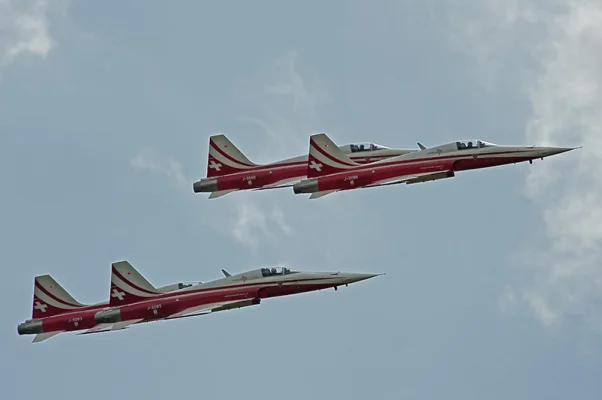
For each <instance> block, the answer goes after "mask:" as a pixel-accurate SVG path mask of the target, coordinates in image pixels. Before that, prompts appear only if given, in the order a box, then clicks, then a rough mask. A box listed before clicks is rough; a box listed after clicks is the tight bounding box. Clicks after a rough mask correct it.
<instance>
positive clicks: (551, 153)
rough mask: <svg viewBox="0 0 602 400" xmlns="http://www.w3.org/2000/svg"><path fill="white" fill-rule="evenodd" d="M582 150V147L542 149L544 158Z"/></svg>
mask: <svg viewBox="0 0 602 400" xmlns="http://www.w3.org/2000/svg"><path fill="white" fill-rule="evenodd" d="M575 149H580V147H544V148H543V149H541V150H542V151H541V152H542V157H549V156H555V155H556V154H561V153H566V152H567V151H571V150H575Z"/></svg>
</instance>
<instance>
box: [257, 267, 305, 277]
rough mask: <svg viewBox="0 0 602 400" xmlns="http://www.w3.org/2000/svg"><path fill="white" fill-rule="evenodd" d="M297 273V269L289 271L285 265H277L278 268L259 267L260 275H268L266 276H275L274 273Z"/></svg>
mask: <svg viewBox="0 0 602 400" xmlns="http://www.w3.org/2000/svg"><path fill="white" fill-rule="evenodd" d="M295 273H297V271H291V270H290V269H288V268H285V267H281V268H280V267H279V268H262V269H261V275H263V277H264V278H265V277H268V276H276V275H288V274H295Z"/></svg>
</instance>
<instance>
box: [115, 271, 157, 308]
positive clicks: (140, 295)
mask: <svg viewBox="0 0 602 400" xmlns="http://www.w3.org/2000/svg"><path fill="white" fill-rule="evenodd" d="M161 293H162V292H160V291H159V290H158V289H157V288H155V287H154V286H153V285H151V284H150V282H149V281H147V280H146V279H145V278H144V277H143V276H142V275H141V274H140V273H139V272H138V271H137V270H136V269H135V268H134V267H133V266H132V264H130V263H129V262H127V261H119V262H116V263H113V265H112V266H111V293H110V296H109V305H110V306H111V307H115V306H123V305H126V304H131V303H136V302H138V301H142V300H146V299H148V298H149V297H153V296H157V295H159V294H161Z"/></svg>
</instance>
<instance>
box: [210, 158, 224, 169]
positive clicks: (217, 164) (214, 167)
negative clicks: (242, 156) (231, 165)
mask: <svg viewBox="0 0 602 400" xmlns="http://www.w3.org/2000/svg"><path fill="white" fill-rule="evenodd" d="M209 168H213V169H214V170H216V171H218V172H219V171H221V169H222V164H220V163H216V162H215V161H214V160H211V162H210V163H209Z"/></svg>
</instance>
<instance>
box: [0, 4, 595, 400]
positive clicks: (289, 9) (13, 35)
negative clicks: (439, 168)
mask: <svg viewBox="0 0 602 400" xmlns="http://www.w3.org/2000/svg"><path fill="white" fill-rule="evenodd" d="M601 85H602V2H600V1H599V0H583V1H576V0H570V1H569V0H531V1H529V0H525V1H511V0H508V1H501V0H500V1H496V0H485V1H478V2H477V1H468V0H449V1H435V0H430V1H386V0H382V1H371V2H364V1H356V0H354V1H342V0H341V1H335V0H333V1H329V2H322V1H305V2H282V1H276V0H273V1H255V2H244V1H239V2H234V1H232V2H222V3H220V4H217V3H214V4H212V5H208V3H207V2H197V1H180V2H177V3H173V4H172V3H170V4H167V3H165V2H144V3H143V2H125V3H124V2H118V1H104V2H100V3H93V2H83V1H71V2H69V1H60V0H59V1H45V0H38V1H28V0H21V1H15V0H0V179H1V181H2V182H3V188H4V190H3V191H2V196H1V198H0V205H1V207H0V210H1V211H0V216H1V221H2V224H1V225H0V239H1V243H2V248H1V249H2V258H3V268H2V271H3V275H4V281H3V282H4V284H3V290H2V291H1V292H0V293H1V294H0V301H1V303H2V304H3V305H4V307H3V320H4V322H5V323H3V324H2V325H1V328H0V343H1V344H0V384H1V386H2V388H3V393H5V394H6V397H7V398H35V397H42V396H45V397H47V396H49V395H50V397H51V398H82V396H85V397H86V398H89V399H91V400H94V399H105V398H106V396H107V393H108V392H112V393H118V394H119V396H123V397H125V396H127V397H135V398H137V397H142V396H144V397H145V398H165V396H173V395H193V396H209V397H211V398H232V397H235V396H238V397H240V396H253V397H255V396H261V397H263V398H281V397H282V396H286V397H287V398H291V399H301V398H307V397H308V396H316V397H320V398H322V397H323V398H326V397H328V398H332V397H333V396H336V397H346V398H353V399H365V398H379V399H380V398H383V399H385V398H386V399H389V398H400V397H401V396H405V397H407V398H416V399H422V398H425V399H426V398H435V397H442V396H445V397H451V398H458V399H460V398H461V399H467V398H468V399H481V398H494V399H507V398H510V397H511V398H514V399H565V398H568V397H571V398H579V399H594V398H598V396H599V393H600V392H601V391H602V387H601V386H602V384H601V383H600V379H599V377H600V375H601V373H602V362H601V361H600V360H601V359H602V358H601V357H600V356H601V355H602V354H601V352H600V345H601V344H602V340H601V334H602V316H601V312H600V309H601V306H602V295H601V294H600V293H602V292H601V291H602V269H601V267H600V262H599V260H600V256H601V255H602V208H601V207H600V204H601V202H602V183H601V181H600V180H599V176H600V175H601V174H602V166H601V164H600V162H599V160H600V156H601V155H602V154H601V153H602V150H600V149H602V135H601V132H600V127H602V114H601V113H600V110H601V109H602V95H601V94H600V87H601ZM217 132H223V133H226V134H227V135H228V136H229V137H230V138H231V139H232V140H233V141H234V142H235V143H236V144H237V145H238V146H239V147H240V148H241V149H242V150H243V151H244V152H245V153H246V154H247V156H248V157H249V158H250V159H251V160H252V161H255V162H269V161H274V160H277V159H279V158H285V157H290V156H296V155H299V154H302V153H304V152H306V151H307V147H308V139H307V137H308V135H309V134H311V133H314V132H328V133H329V134H330V135H331V137H332V138H333V139H334V140H335V141H337V142H339V143H341V144H343V143H349V142H353V141H374V142H376V143H379V144H383V145H388V146H395V147H415V143H416V141H420V142H422V143H424V144H425V145H436V144H441V143H445V142H449V141H454V140H456V139H473V138H477V139H483V140H487V141H490V142H494V143H500V144H537V145H560V146H577V145H582V146H584V148H583V149H581V150H579V151H575V152H571V153H568V154H563V155H560V156H557V157H552V158H549V159H546V160H545V161H543V162H542V161H538V162H535V163H534V164H533V165H529V164H525V165H514V166H508V167H500V168H494V169H490V170H481V171H472V172H466V173H461V174H459V175H458V176H457V177H456V178H454V179H450V180H445V181H441V182H436V183H429V184H424V185H412V186H398V187H387V188H380V189H370V190H365V191H356V192H348V193H344V194H335V195H331V196H328V197H326V198H323V199H321V200H316V201H309V200H307V198H306V196H295V195H293V193H292V191H290V190H286V189H283V190H277V191H266V192H257V193H235V194H231V195H228V196H226V197H223V198H221V199H219V200H212V201H209V200H207V199H206V198H205V197H206V196H205V195H194V194H193V193H192V188H191V185H192V181H193V180H195V179H198V178H200V177H202V176H203V175H204V173H205V163H206V153H207V145H208V136H209V135H210V134H213V133H217ZM122 259H127V260H129V261H130V262H131V263H132V264H133V265H134V266H136V267H137V268H138V269H139V270H140V271H141V272H142V273H143V274H144V275H145V276H146V277H147V278H148V279H149V280H150V281H151V282H153V283H155V284H157V285H163V284H168V283H172V282H175V281H180V280H209V279H214V278H218V277H219V276H220V271H219V270H220V269H221V268H225V269H227V270H229V271H230V272H233V273H235V272H241V271H244V270H248V269H252V268H256V267H258V266H271V265H286V266H288V267H291V268H294V269H301V270H303V269H305V270H315V271H323V270H327V271H330V270H332V271H337V270H346V271H355V272H386V273H387V275H386V276H383V277H379V278H377V279H374V280H370V281H367V282H363V283H360V284H357V285H353V286H350V287H349V288H343V289H342V290H339V291H338V292H336V293H335V292H334V291H326V292H319V293H313V294H304V295H298V296H292V297H287V298H282V299H273V300H268V301H266V302H264V303H263V304H262V305H261V306H259V307H253V308H249V309H242V310H237V311H231V312H227V313H218V314H215V315H212V316H207V317H200V318H191V319H187V320H181V321H173V322H170V323H165V322H160V323H156V324H151V325H145V326H138V327H133V328H132V329H129V330H127V331H124V332H115V333H112V334H102V335H91V336H87V337H78V336H75V335H72V334H65V335H60V336H58V337H55V338H53V339H52V340H49V341H47V342H44V343H42V344H38V345H32V344H31V343H30V341H31V337H18V336H17V334H16V325H17V324H18V323H19V322H21V321H23V320H24V319H26V318H28V317H29V316H30V312H31V311H30V307H31V296H32V283H33V277H34V276H35V275H37V274H43V273H50V274H51V275H53V276H54V277H55V278H56V279H57V280H58V281H59V282H60V283H61V284H62V285H63V286H64V287H65V288H66V289H67V290H68V291H69V292H71V294H72V295H73V296H74V297H75V298H76V299H78V300H79V301H81V302H86V303H87V302H90V303H93V302H99V301H103V300H105V299H106V298H107V296H108V290H109V275H110V272H109V268H110V263H111V262H113V261H118V260H122ZM596 394H598V396H596Z"/></svg>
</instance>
